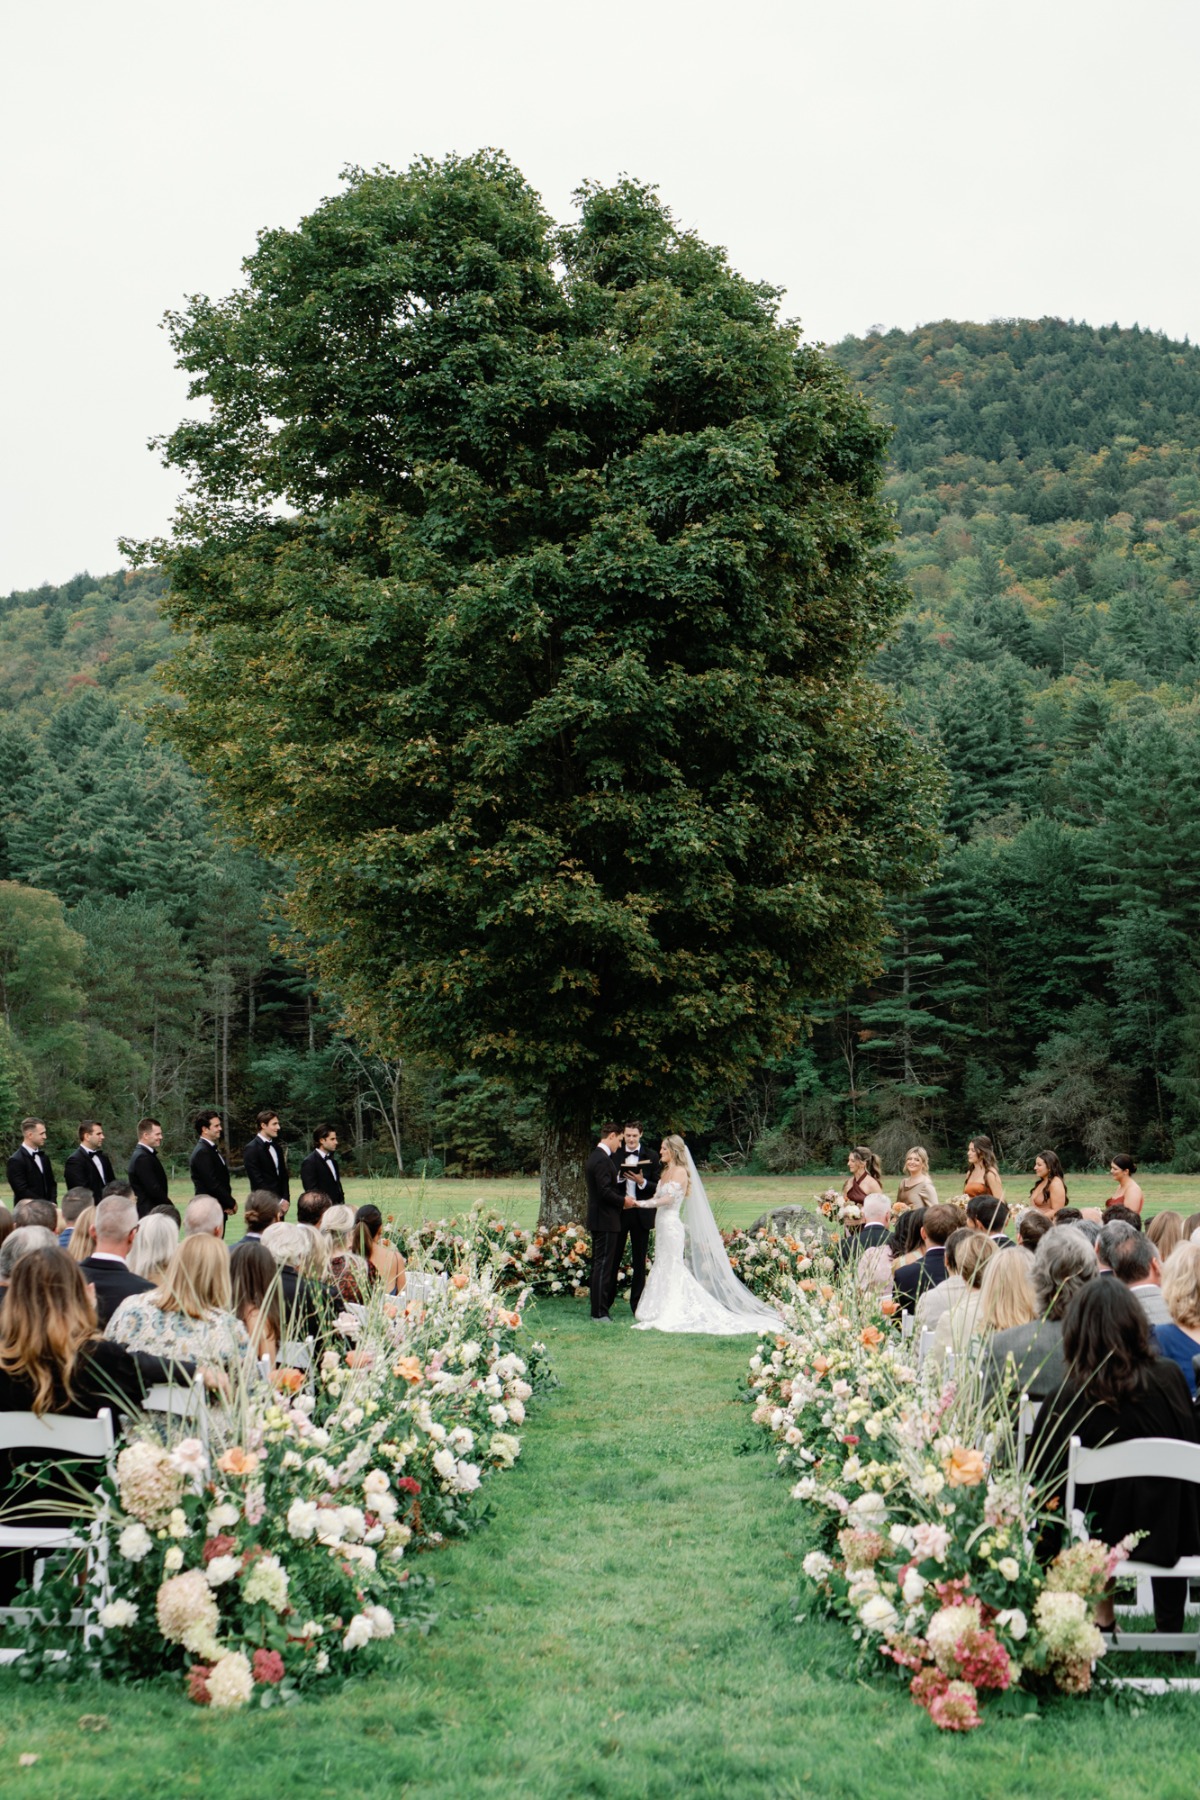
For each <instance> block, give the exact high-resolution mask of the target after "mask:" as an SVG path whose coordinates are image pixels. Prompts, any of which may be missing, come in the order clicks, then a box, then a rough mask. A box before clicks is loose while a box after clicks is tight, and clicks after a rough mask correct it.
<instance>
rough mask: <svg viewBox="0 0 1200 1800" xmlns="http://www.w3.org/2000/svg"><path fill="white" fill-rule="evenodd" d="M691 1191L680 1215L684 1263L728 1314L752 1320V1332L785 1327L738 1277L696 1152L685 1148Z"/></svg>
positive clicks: (771, 1309)
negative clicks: (684, 1232) (710, 1200)
mask: <svg viewBox="0 0 1200 1800" xmlns="http://www.w3.org/2000/svg"><path fill="white" fill-rule="evenodd" d="M684 1153H685V1155H686V1157H687V1172H688V1191H687V1197H686V1199H685V1200H684V1202H683V1204H682V1206H681V1208H680V1213H681V1216H682V1218H683V1223H684V1226H685V1228H686V1237H685V1239H684V1247H683V1260H684V1262H685V1263H686V1264H687V1266H688V1268H689V1269H690V1270H691V1272H692V1274H693V1275H694V1276H695V1278H696V1280H697V1281H698V1282H699V1283H700V1286H701V1287H702V1288H704V1290H705V1291H706V1292H707V1293H709V1294H711V1295H712V1297H713V1299H714V1300H719V1301H720V1302H721V1305H722V1306H723V1307H724V1308H725V1309H726V1311H727V1312H731V1313H734V1314H736V1315H737V1317H738V1318H744V1319H746V1320H748V1321H750V1322H751V1323H750V1328H751V1329H755V1328H757V1329H760V1330H761V1329H762V1327H763V1326H766V1325H781V1324H782V1323H783V1321H782V1319H781V1318H780V1317H779V1314H778V1313H777V1312H775V1311H774V1309H773V1308H772V1307H769V1306H768V1305H767V1304H766V1302H765V1301H763V1300H759V1299H757V1298H756V1297H755V1295H753V1294H752V1293H751V1292H750V1289H749V1288H748V1287H743V1285H742V1283H741V1282H740V1281H739V1280H738V1278H737V1276H736V1275H735V1274H734V1272H733V1269H732V1267H731V1266H730V1262H729V1256H728V1253H727V1251H726V1249H725V1245H724V1244H723V1243H722V1241H721V1233H720V1231H719V1230H718V1228H717V1221H716V1220H715V1219H714V1218H713V1210H712V1207H711V1206H710V1205H709V1203H708V1195H707V1194H706V1193H705V1191H704V1183H703V1182H702V1181H701V1179H700V1171H699V1170H698V1169H697V1167H696V1164H695V1161H694V1160H693V1157H692V1153H691V1151H690V1150H688V1149H686V1147H685V1152H684Z"/></svg>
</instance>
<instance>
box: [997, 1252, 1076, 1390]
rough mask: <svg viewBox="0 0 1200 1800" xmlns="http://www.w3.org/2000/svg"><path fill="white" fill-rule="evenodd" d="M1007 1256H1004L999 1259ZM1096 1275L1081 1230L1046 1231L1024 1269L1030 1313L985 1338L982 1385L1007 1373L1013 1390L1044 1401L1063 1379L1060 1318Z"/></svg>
mask: <svg viewBox="0 0 1200 1800" xmlns="http://www.w3.org/2000/svg"><path fill="white" fill-rule="evenodd" d="M1003 1260H1005V1261H1007V1258H1005V1259H1003ZM1098 1274H1099V1269H1098V1267H1097V1264H1096V1258H1095V1255H1094V1254H1093V1252H1092V1248H1091V1245H1090V1244H1089V1243H1088V1241H1087V1239H1086V1238H1085V1237H1084V1235H1083V1233H1082V1232H1081V1231H1060V1230H1058V1229H1057V1228H1056V1229H1055V1230H1053V1231H1048V1232H1047V1233H1046V1235H1045V1236H1044V1237H1043V1239H1042V1241H1041V1243H1040V1244H1039V1245H1038V1247H1037V1249H1036V1251H1035V1252H1034V1257H1033V1267H1032V1268H1031V1269H1030V1271H1029V1276H1030V1282H1031V1284H1032V1287H1033V1303H1034V1306H1035V1308H1036V1312H1035V1316H1034V1317H1033V1318H1032V1319H1031V1320H1030V1321H1029V1323H1028V1324H1026V1325H1010V1326H1008V1327H1007V1328H1006V1329H1005V1330H1003V1331H997V1332H996V1334H995V1336H994V1337H992V1338H989V1340H988V1343H987V1363H986V1365H985V1366H986V1370H987V1385H988V1387H989V1389H991V1388H995V1387H996V1386H997V1385H998V1384H999V1382H1000V1380H1001V1379H1002V1378H1003V1377H1004V1375H1005V1373H1006V1371H1010V1372H1011V1376H1012V1379H1013V1382H1014V1388H1015V1392H1016V1393H1017V1394H1028V1395H1029V1397H1030V1399H1031V1400H1044V1399H1046V1397H1047V1395H1049V1394H1056V1393H1057V1392H1058V1390H1059V1388H1060V1387H1061V1386H1062V1383H1063V1376H1064V1374H1065V1373H1066V1363H1065V1362H1064V1360H1063V1349H1062V1333H1063V1326H1062V1322H1063V1319H1064V1318H1065V1317H1066V1313H1067V1308H1068V1307H1069V1306H1070V1304H1071V1302H1072V1300H1073V1299H1074V1298H1075V1296H1076V1294H1077V1293H1078V1292H1079V1291H1080V1289H1081V1288H1082V1287H1084V1286H1085V1285H1086V1283H1087V1282H1089V1281H1092V1280H1094V1279H1095V1278H1096V1276H1097V1275H1098Z"/></svg>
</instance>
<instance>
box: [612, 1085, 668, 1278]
mask: <svg viewBox="0 0 1200 1800" xmlns="http://www.w3.org/2000/svg"><path fill="white" fill-rule="evenodd" d="M630 1157H633V1158H635V1159H636V1162H637V1163H645V1165H646V1166H645V1168H639V1169H637V1170H636V1173H634V1174H633V1175H630V1174H628V1173H626V1172H625V1171H626V1170H627V1169H628V1168H630V1167H633V1166H634V1165H632V1164H630V1162H629V1158H630ZM616 1161H617V1174H618V1178H619V1180H620V1182H621V1186H622V1188H623V1189H624V1192H625V1198H626V1199H627V1200H652V1199H653V1198H654V1196H655V1194H656V1193H657V1191H658V1178H659V1176H660V1175H661V1174H662V1165H661V1164H660V1162H659V1160H658V1158H657V1157H656V1156H651V1155H650V1153H649V1151H647V1150H645V1149H643V1147H642V1126H641V1121H640V1120H639V1119H630V1121H629V1123H628V1124H627V1125H626V1127H625V1130H624V1132H623V1133H622V1142H621V1143H620V1145H619V1146H618V1148H617V1156H616ZM653 1230H654V1214H653V1213H652V1212H643V1211H639V1210H637V1209H636V1208H635V1209H634V1210H633V1211H627V1212H625V1214H624V1216H623V1218H622V1221H621V1248H620V1249H619V1250H618V1252H617V1267H618V1269H619V1268H620V1266H621V1258H622V1257H623V1256H624V1254H625V1242H626V1238H628V1242H629V1255H630V1261H631V1263H632V1274H633V1279H632V1281H631V1283H630V1288H629V1304H630V1307H631V1308H632V1310H633V1311H634V1312H636V1311H637V1309H638V1301H639V1300H640V1299H641V1297H642V1290H643V1289H644V1287H645V1285H646V1266H647V1263H646V1259H647V1257H648V1256H649V1254H650V1234H651V1232H652V1231H653ZM614 1298H615V1295H614Z"/></svg>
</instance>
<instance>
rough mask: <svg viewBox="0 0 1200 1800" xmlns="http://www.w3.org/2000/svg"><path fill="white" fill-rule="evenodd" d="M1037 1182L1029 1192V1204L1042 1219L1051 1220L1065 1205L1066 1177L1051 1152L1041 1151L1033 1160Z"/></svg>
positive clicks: (1056, 1158) (1059, 1163)
mask: <svg viewBox="0 0 1200 1800" xmlns="http://www.w3.org/2000/svg"><path fill="white" fill-rule="evenodd" d="M1033 1172H1034V1174H1035V1175H1036V1176H1037V1180H1036V1181H1035V1182H1034V1184H1033V1186H1032V1187H1031V1188H1030V1190H1029V1204H1030V1206H1032V1207H1033V1209H1034V1211H1035V1212H1040V1213H1041V1215H1042V1217H1043V1218H1044V1219H1052V1218H1053V1217H1054V1215H1055V1213H1058V1212H1061V1211H1062V1209H1063V1207H1064V1206H1065V1205H1066V1204H1067V1177H1066V1173H1065V1171H1064V1170H1063V1166H1062V1164H1061V1162H1060V1161H1059V1160H1058V1157H1057V1156H1056V1155H1055V1153H1054V1151H1053V1150H1043V1152H1042V1154H1041V1155H1040V1156H1035V1157H1034V1159H1033Z"/></svg>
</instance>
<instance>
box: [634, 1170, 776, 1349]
mask: <svg viewBox="0 0 1200 1800" xmlns="http://www.w3.org/2000/svg"><path fill="white" fill-rule="evenodd" d="M659 1154H660V1156H661V1158H662V1174H661V1175H660V1176H659V1178H658V1186H657V1188H656V1189H655V1192H654V1198H653V1199H652V1200H639V1201H637V1205H638V1206H642V1207H655V1208H657V1216H656V1218H655V1221H654V1225H655V1246H654V1262H653V1264H652V1265H651V1268H650V1273H649V1275H648V1276H647V1277H646V1287H645V1290H644V1292H643V1294H642V1297H641V1300H640V1301H639V1302H638V1309H637V1318H636V1319H635V1320H634V1330H635V1331H695V1332H703V1333H704V1334H705V1335H707V1336H709V1337H736V1336H740V1335H741V1334H743V1333H748V1332H757V1331H762V1330H764V1329H765V1328H766V1327H767V1326H768V1325H778V1324H779V1323H780V1322H781V1321H780V1318H779V1314H778V1313H776V1312H772V1310H771V1308H770V1307H769V1306H766V1305H764V1304H763V1302H762V1301H761V1300H757V1299H755V1297H754V1295H753V1294H752V1293H751V1292H750V1290H749V1288H746V1287H743V1286H742V1284H741V1282H740V1281H739V1280H738V1278H737V1276H736V1275H735V1274H734V1272H733V1270H732V1268H731V1267H730V1265H729V1258H728V1256H727V1255H726V1254H725V1246H724V1244H723V1243H722V1242H721V1233H720V1232H719V1231H718V1230H717V1221H716V1220H715V1219H714V1218H713V1213H712V1207H711V1206H710V1205H709V1204H708V1195H707V1194H706V1193H705V1192H704V1183H703V1182H702V1181H701V1179H700V1176H699V1173H698V1171H697V1169H696V1165H695V1163H694V1162H693V1161H692V1153H691V1151H690V1150H689V1149H688V1147H687V1145H686V1144H685V1143H684V1141H683V1139H682V1138H681V1137H667V1138H664V1139H663V1143H662V1149H661V1151H660V1153H659Z"/></svg>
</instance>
